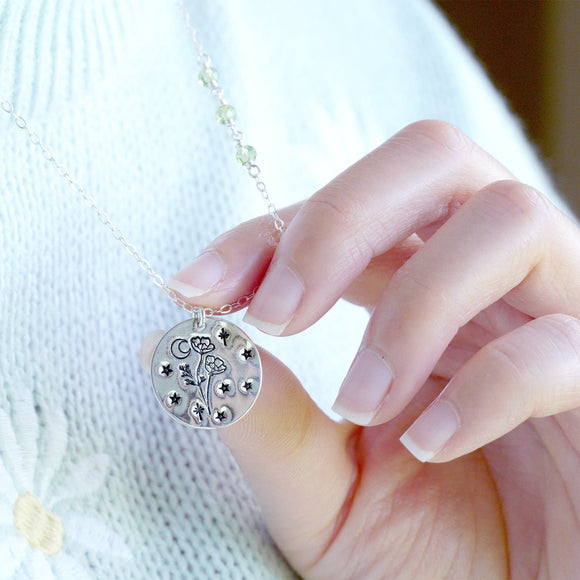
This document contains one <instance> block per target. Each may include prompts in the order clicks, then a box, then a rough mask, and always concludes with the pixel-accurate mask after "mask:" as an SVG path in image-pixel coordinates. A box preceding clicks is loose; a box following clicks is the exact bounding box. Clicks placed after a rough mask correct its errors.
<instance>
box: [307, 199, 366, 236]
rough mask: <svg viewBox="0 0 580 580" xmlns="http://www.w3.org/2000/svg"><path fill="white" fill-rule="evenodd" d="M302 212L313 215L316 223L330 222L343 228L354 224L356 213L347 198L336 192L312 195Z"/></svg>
mask: <svg viewBox="0 0 580 580" xmlns="http://www.w3.org/2000/svg"><path fill="white" fill-rule="evenodd" d="M304 212H305V213H309V214H311V215H313V216H314V218H315V219H316V220H317V221H318V220H320V221H321V222H325V223H326V222H328V221H332V222H336V223H337V224H338V225H341V226H344V227H349V226H350V225H352V224H353V223H354V221H355V219H356V217H355V216H356V213H357V212H356V208H355V207H354V204H353V203H352V202H351V201H350V200H349V199H348V197H346V196H345V195H342V194H341V193H340V192H339V191H337V190H331V191H330V192H325V193H324V194H323V195H314V196H313V197H311V198H310V199H309V200H307V201H306V203H305V204H304Z"/></svg>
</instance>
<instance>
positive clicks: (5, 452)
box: [0, 389, 132, 580]
mask: <svg viewBox="0 0 580 580" xmlns="http://www.w3.org/2000/svg"><path fill="white" fill-rule="evenodd" d="M11 416H12V419H11ZM67 438H68V435H67V421H66V417H65V415H64V413H63V411H62V410H61V409H51V411H50V415H48V420H47V421H46V424H45V425H44V426H43V429H42V431H40V430H39V423H38V417H37V414H36V411H35V408H34V401H33V398H32V394H31V393H30V391H28V390H26V389H21V390H19V392H18V402H17V403H16V404H14V405H13V410H12V414H11V415H10V414H9V413H7V412H6V411H5V410H4V409H1V408H0V562H1V563H2V565H1V566H0V579H3V578H10V577H13V575H14V574H15V573H18V577H19V578H22V577H24V578H42V579H46V580H50V579H52V578H58V579H64V580H66V579H69V578H70V579H71V580H73V579H74V580H81V579H84V578H90V577H91V574H90V572H89V571H88V570H87V569H86V567H85V566H83V565H82V564H81V563H80V562H79V561H78V560H77V559H76V558H75V556H74V554H75V549H74V548H75V546H77V547H78V548H79V549H81V550H82V551H83V552H84V551H86V550H87V549H88V550H92V551H96V552H99V553H103V554H107V556H108V557H111V558H122V559H124V560H131V559H132V553H131V551H130V549H129V548H128V547H127V545H126V544H125V542H124V541H123V539H122V538H121V536H119V535H118V534H116V533H115V532H114V531H113V530H111V529H110V528H109V527H108V526H107V525H105V524H104V523H103V522H101V521H100V520H98V519H96V518H94V517H88V516H84V515H80V514H75V513H71V512H70V511H69V510H68V509H62V508H63V507H64V508H66V502H68V501H70V500H71V499H75V498H79V497H82V496H86V495H88V494H92V493H95V492H96V491H97V490H98V489H99V488H100V487H101V486H102V484H103V482H104V481H105V479H106V477H107V475H108V474H109V469H110V458H109V456H108V455H106V454H93V455H88V456H86V457H84V458H82V459H79V460H78V461H77V462H76V463H74V464H73V465H71V466H70V468H69V469H68V470H67V471H66V473H65V474H64V477H62V478H61V476H60V472H61V468H62V464H63V458H64V454H65V451H66V447H67ZM57 474H58V475H59V477H58V478H57V477H55V476H56V475H57ZM61 510H62V511H61Z"/></svg>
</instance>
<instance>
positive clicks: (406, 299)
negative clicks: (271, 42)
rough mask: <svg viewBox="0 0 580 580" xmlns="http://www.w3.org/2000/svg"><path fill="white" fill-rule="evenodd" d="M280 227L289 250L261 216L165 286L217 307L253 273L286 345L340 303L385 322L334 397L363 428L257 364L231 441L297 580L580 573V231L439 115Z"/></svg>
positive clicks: (377, 323) (371, 328) (269, 323)
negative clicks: (253, 388) (248, 403)
mask: <svg viewBox="0 0 580 580" xmlns="http://www.w3.org/2000/svg"><path fill="white" fill-rule="evenodd" d="M283 218H284V219H285V221H286V222H287V223H288V224H289V226H288V229H287V231H286V232H285V233H284V235H283V236H282V239H281V241H280V244H279V245H278V247H277V248H275V247H274V244H272V243H271V240H269V239H268V238H267V237H265V236H264V235H263V232H264V231H266V230H267V229H268V228H269V227H270V226H269V221H268V220H267V219H265V218H260V219H258V220H253V221H252V222H248V223H246V224H242V225H241V226H240V227H238V228H236V229H235V230H232V231H231V232H229V233H228V234H226V235H224V236H222V237H220V238H218V239H217V240H216V241H215V242H213V243H212V244H211V245H210V247H209V248H208V250H207V251H206V252H204V253H203V254H202V256H201V258H199V259H198V260H197V261H196V262H194V263H193V264H191V265H189V266H188V267H186V268H184V269H183V270H182V271H181V272H180V273H178V274H177V275H176V278H175V279H174V280H173V282H172V285H173V287H174V288H175V289H176V290H178V291H179V292H180V293H182V294H183V296H184V297H185V298H187V299H189V300H190V301H191V302H192V303H195V302H202V303H204V304H208V305H210V306H211V305H218V304H222V303H226V302H230V301H232V300H234V299H235V298H237V297H238V296H240V295H243V294H246V293H248V292H249V291H251V289H252V288H253V287H254V286H255V285H257V284H258V283H260V282H261V285H260V289H259V291H258V293H257V294H256V297H255V298H254V300H253V302H252V304H251V306H250V308H249V311H248V314H247V319H248V321H250V322H253V323H254V324H255V325H256V326H258V327H259V328H261V329H263V330H265V331H269V332H271V333H273V334H291V333H296V332H300V331H301V330H304V329H305V328H307V327H308V326H310V325H311V324H312V323H313V322H315V321H316V320H317V319H318V318H320V317H321V316H322V315H324V313H325V312H326V311H327V310H328V309H329V308H330V307H331V306H332V305H333V303H334V302H335V301H336V300H338V299H339V298H340V297H345V298H347V299H348V300H351V301H353V302H355V303H357V304H361V305H364V306H366V307H367V308H368V309H369V311H370V312H372V314H371V316H370V320H369V324H368V328H367V331H366V333H365V335H364V337H363V339H362V345H361V348H360V351H359V353H358V355H357V357H356V358H355V361H354V362H353V364H352V366H351V369H350V371H349V373H348V375H347V377H346V379H345V382H344V383H343V386H342V387H341V390H340V393H339V396H338V399H337V402H336V404H335V410H337V411H338V412H339V413H341V414H342V415H343V416H344V417H346V418H347V419H349V421H345V422H343V423H335V422H333V421H332V420H330V419H329V418H327V417H326V416H325V415H324V414H323V413H322V412H321V411H320V410H319V409H317V408H316V406H315V405H314V404H313V403H312V401H311V400H310V399H309V398H308V396H307V395H306V393H305V392H304V390H303V389H302V387H301V385H300V384H299V383H298V381H297V379H296V378H295V377H293V375H292V374H291V373H290V371H289V370H288V369H286V368H285V367H284V366H283V365H282V364H281V363H280V362H278V361H277V360H276V359H274V357H272V356H271V355H269V354H268V353H266V352H263V363H264V384H263V385H264V386H263V389H262V391H263V393H262V395H261V396H260V398H259V399H258V401H257V403H256V405H255V408H254V410H253V411H252V412H251V413H249V414H248V415H247V416H246V417H244V418H243V419H242V420H240V421H239V422H238V423H236V424H234V425H232V426H231V427H229V428H227V429H224V430H221V431H220V433H221V435H222V437H223V439H224V441H225V442H226V443H227V444H228V445H229V446H230V448H231V449H232V451H233V453H234V456H235V457H236V458H237V460H238V462H239V463H240V465H241V467H242V469H243V471H244V472H245V474H246V476H247V478H248V480H249V481H250V483H251V484H252V486H253V488H254V490H255V491H256V494H257V497H258V499H259V501H260V502H261V505H262V508H263V512H264V516H265V518H266V521H267V523H268V525H269V528H270V530H271V533H272V535H273V537H274V539H275V540H276V541H277V543H278V545H279V546H280V548H281V550H282V551H283V552H284V553H285V555H286V556H287V558H288V560H289V561H290V562H291V563H292V565H293V566H294V567H295V569H296V570H297V571H298V572H299V573H301V574H302V575H304V576H305V577H307V578H333V579H334V578H361V579H365V580H367V579H371V578H381V579H382V578H429V579H433V578H461V579H463V578H484V579H489V578H501V577H507V576H508V575H511V576H512V577H513V578H548V577H549V578H573V577H576V576H575V575H577V571H578V570H579V569H580V552H579V550H578V546H579V545H580V485H579V484H578V482H579V481H580V410H579V409H578V407H579V406H580V321H579V318H580V284H579V281H580V232H579V229H578V226H577V225H576V224H574V223H573V222H572V221H570V220H569V219H568V218H566V217H565V216H564V215H563V214H561V213H560V212H559V211H558V210H557V209H556V208H555V207H554V206H553V205H552V204H551V203H550V202H549V201H547V200H546V199H545V198H544V197H543V196H542V195H541V194H540V193H538V192H537V191H535V190H534V189H532V188H530V187H528V186H525V185H523V184H521V183H518V182H517V181H515V180H514V178H513V176H512V175H510V173H509V172H508V171H507V170H506V169H505V168H504V167H502V166H501V165H500V164H499V163H498V162H497V161H496V160H495V159H493V158H491V157H490V156H489V155H488V154H486V153H485V152H484V151H482V150H481V149H479V148H478V147H477V146H476V145H475V144H474V143H472V142H471V141H470V140H469V139H468V138H467V137H466V136H465V135H463V134H462V133H460V132H459V131H458V130H457V129H455V128H454V127H452V126H449V125H447V124H444V123H439V122H420V123H416V124H414V125H411V126H409V127H407V128H406V129H404V130H403V131H401V132H400V133H399V134H397V135H396V136H395V137H393V138H392V139H390V140H389V141H387V142H386V143H385V144H384V145H382V146H381V147H379V148H378V149H377V150H375V151H373V152H372V153H370V154H369V155H368V156H366V157H365V158H364V159H362V160H361V161H359V162H358V163H357V164H355V165H354V166H353V167H351V168H350V169H348V170H347V171H346V172H345V173H343V174H342V175H340V176H339V177H338V178H336V179H335V180H334V181H333V182H331V183H330V184H329V185H328V186H326V187H325V188H323V189H322V190H321V191H319V192H318V193H317V194H315V195H314V196H313V197H312V198H311V199H309V200H307V201H306V202H304V203H302V204H298V205H297V206H294V207H291V208H288V209H287V210H285V211H284V212H283ZM270 260H271V264H270V265H269V267H268V264H269V263H270ZM266 271H267V272H266ZM265 272H266V274H265V276H264V273H265ZM262 279H263V281H262ZM351 421H352V422H351ZM369 425H370V426H369ZM400 439H401V440H402V442H403V443H404V445H405V446H406V447H407V448H408V450H410V451H411V452H412V453H413V454H414V455H415V456H416V457H417V458H418V459H420V460H421V461H424V462H426V463H420V462H418V461H417V460H416V459H415V457H413V456H412V455H410V454H409V453H408V452H407V450H406V449H405V448H404V447H403V446H402V445H401V443H400V441H399V440H400ZM452 460H454V461H452Z"/></svg>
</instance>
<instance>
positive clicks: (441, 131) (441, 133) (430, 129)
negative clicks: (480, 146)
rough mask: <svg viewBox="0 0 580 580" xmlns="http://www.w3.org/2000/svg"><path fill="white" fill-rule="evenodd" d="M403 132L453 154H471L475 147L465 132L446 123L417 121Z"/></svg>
mask: <svg viewBox="0 0 580 580" xmlns="http://www.w3.org/2000/svg"><path fill="white" fill-rule="evenodd" d="M403 132H404V133H407V134H409V135H411V136H414V137H416V138H419V139H427V140H428V141H429V142H430V143H432V144H433V143H434V144H435V145H436V146H437V147H438V148H441V149H443V150H445V151H449V152H451V153H461V154H464V153H470V152H471V151H472V150H473V147H474V144H473V141H471V139H470V138H469V137H467V135H466V134H465V133H463V131H461V130H460V129H458V128H457V127H456V126H455V125H452V124H451V123H448V122H446V121H435V120H424V121H416V122H415V123H411V124H410V125H408V126H407V127H405V129H403Z"/></svg>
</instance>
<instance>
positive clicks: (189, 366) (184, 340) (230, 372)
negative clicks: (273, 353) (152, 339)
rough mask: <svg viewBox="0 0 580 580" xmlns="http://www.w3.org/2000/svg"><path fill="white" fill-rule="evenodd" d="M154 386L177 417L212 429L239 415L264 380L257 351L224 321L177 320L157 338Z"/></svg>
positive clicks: (186, 422)
mask: <svg viewBox="0 0 580 580" xmlns="http://www.w3.org/2000/svg"><path fill="white" fill-rule="evenodd" d="M151 378H152V380H153V391H154V392H155V396H156V397H157V400H158V401H159V403H160V404H161V406H162V407H163V409H165V411H167V413H169V414H170V415H171V417H173V418H174V419H175V420H176V421H179V422H180V423H184V424H185V425H188V426H190V427H198V428H201V429H216V428H218V427H225V426H227V425H230V424H232V423H234V422H235V421H237V420H238V419H240V418H241V417H243V416H244V415H245V414H246V413H247V412H248V411H249V410H250V408H251V407H252V405H253V404H254V402H255V400H256V397H257V395H258V393H259V391H260V385H261V382H262V364H261V362H260V355H259V354H258V350H257V349H256V347H255V346H254V344H253V343H252V341H251V340H250V339H249V338H248V336H247V335H246V334H245V332H243V331H242V330H241V329H239V328H238V327H237V326H236V325H235V324H232V323H231V322H228V321H227V320H221V319H216V318H211V317H208V318H207V319H206V321H205V326H204V327H203V328H198V327H197V325H196V321H195V320H194V319H190V320H186V321H184V322H180V323H179V324H177V325H176V326H174V327H173V328H172V329H171V330H169V331H168V332H167V333H166V334H165V336H164V337H163V338H162V339H161V341H160V342H159V344H158V345H157V348H156V349H155V353H154V354H153V360H152V362H151Z"/></svg>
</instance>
